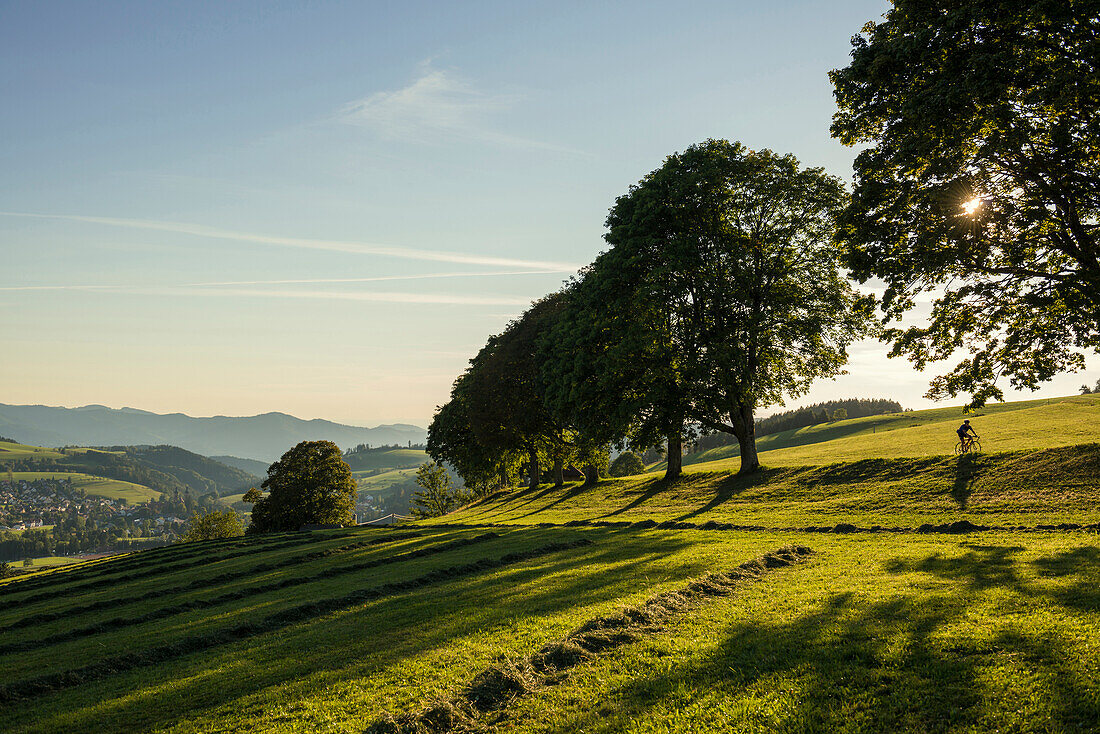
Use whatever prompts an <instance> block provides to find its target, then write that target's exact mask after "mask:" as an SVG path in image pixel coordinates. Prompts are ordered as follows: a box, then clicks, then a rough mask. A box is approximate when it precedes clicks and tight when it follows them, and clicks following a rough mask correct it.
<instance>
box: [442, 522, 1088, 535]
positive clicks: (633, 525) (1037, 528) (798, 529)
mask: <svg viewBox="0 0 1100 734" xmlns="http://www.w3.org/2000/svg"><path fill="white" fill-rule="evenodd" d="M425 527H435V528H447V529H454V530H462V529H466V530H477V529H479V528H513V529H514V528H581V527H591V528H620V529H631V530H727V531H735V532H754V533H920V534H928V533H940V534H947V535H960V534H963V533H986V532H1017V533H1050V532H1060V531H1072V530H1085V531H1091V532H1097V531H1100V523H1091V524H1087V525H1082V524H1080V523H1072V522H1064V523H1058V524H1057V525H976V524H974V523H972V522H970V521H969V520H956V521H955V522H947V523H943V524H940V525H933V524H931V523H925V524H923V525H919V526H917V527H884V526H882V525H872V526H871V527H860V526H858V525H853V524H852V523H847V522H842V523H837V524H836V525H806V526H784V527H769V526H766V525H737V524H735V523H729V522H717V521H715V520H708V521H707V522H703V523H694V522H681V521H678V520H661V521H657V520H636V521H633V522H632V521H630V520H569V521H568V522H560V523H559V522H539V523H533V524H525V523H506V522H486V523H440V524H437V525H429V526H425Z"/></svg>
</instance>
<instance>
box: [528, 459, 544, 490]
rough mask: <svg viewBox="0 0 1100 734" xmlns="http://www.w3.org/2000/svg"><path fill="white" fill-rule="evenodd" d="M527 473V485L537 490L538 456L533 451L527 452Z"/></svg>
mask: <svg viewBox="0 0 1100 734" xmlns="http://www.w3.org/2000/svg"><path fill="white" fill-rule="evenodd" d="M527 471H528V472H529V476H530V478H531V480H530V483H529V484H528V485H527V486H529V487H530V488H531V489H538V487H539V475H540V474H541V472H540V471H539V455H538V452H536V451H535V450H534V449H532V450H530V451H528V452H527Z"/></svg>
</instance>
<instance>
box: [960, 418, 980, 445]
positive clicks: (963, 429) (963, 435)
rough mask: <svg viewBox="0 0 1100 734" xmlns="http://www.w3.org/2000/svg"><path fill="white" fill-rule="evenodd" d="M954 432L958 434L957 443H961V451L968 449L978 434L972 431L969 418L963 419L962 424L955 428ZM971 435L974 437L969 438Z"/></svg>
mask: <svg viewBox="0 0 1100 734" xmlns="http://www.w3.org/2000/svg"><path fill="white" fill-rule="evenodd" d="M955 433H957V434H959V443H960V444H962V450H963V451H968V450H969V449H970V444H971V443H972V442H973V440H974V439H975V438H977V437H978V434H977V433H975V432H974V426H972V425H970V419H969V418H967V419H966V420H964V421H963V424H962V425H961V426H959V427H958V428H957V429H956V430H955ZM971 436H973V437H974V438H971Z"/></svg>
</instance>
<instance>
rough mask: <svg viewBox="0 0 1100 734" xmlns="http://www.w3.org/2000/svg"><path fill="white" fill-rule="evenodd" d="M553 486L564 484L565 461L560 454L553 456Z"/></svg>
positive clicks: (562, 485)
mask: <svg viewBox="0 0 1100 734" xmlns="http://www.w3.org/2000/svg"><path fill="white" fill-rule="evenodd" d="M554 486H555V487H564V486H565V462H564V461H563V460H562V458H561V457H560V456H555V457H554Z"/></svg>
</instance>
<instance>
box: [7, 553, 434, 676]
mask: <svg viewBox="0 0 1100 734" xmlns="http://www.w3.org/2000/svg"><path fill="white" fill-rule="evenodd" d="M417 537H420V533H396V534H393V535H386V536H382V537H378V538H370V539H368V540H361V541H359V542H357V543H351V544H349V545H341V546H336V547H334V548H325V549H322V550H315V551H310V552H309V553H302V554H300V555H297V556H291V557H289V558H283V559H280V560H278V561H268V562H266V563H260V564H257V565H255V566H250V567H248V568H243V569H239V570H237V571H227V572H225V573H221V574H218V575H217V576H206V577H203V578H198V579H195V580H194V581H191V582H189V583H186V584H180V585H178V586H172V587H169V588H166V589H158V590H157V594H158V595H160V596H168V595H172V594H181V593H186V592H190V591H199V590H201V589H207V588H210V587H213V586H221V585H222V584H226V583H229V582H231V581H236V580H238V579H243V578H249V577H252V576H256V575H257V574H261V573H266V572H268V571H274V570H276V569H279V568H286V567H288V566H294V565H297V564H301V563H308V562H310V561H316V560H320V559H322V558H328V557H329V556H333V555H337V554H340V553H348V552H351V551H356V550H360V549H362V548H369V547H370V546H373V545H381V544H383V543H395V542H398V541H401V540H409V539H411V538H417ZM147 598H148V594H145V593H143V594H139V595H132V596H117V597H113V598H110V599H101V600H99V601H94V602H91V603H89V604H82V605H80V606H75V607H68V608H66V609H60V610H57V611H52V612H39V613H38V614H31V615H29V616H26V617H22V618H21V619H17V620H16V621H14V622H12V623H11V624H9V625H7V627H5V628H4V631H8V630H14V629H20V628H24V627H33V626H34V625H37V624H44V623H47V622H54V621H57V620H59V619H71V618H72V617H75V616H77V615H79V614H86V613H88V612H97V611H101V610H103V609H114V608H116V607H121V606H127V605H129V604H134V603H137V602H139V601H143V600H144V599H147ZM51 641H60V639H59V638H57V637H54V638H51ZM24 644H28V643H18V642H17V643H8V644H0V655H2V654H5V653H7V652H12V651H18V650H23V649H31V648H23V647H21V645H24Z"/></svg>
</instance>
